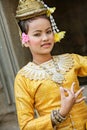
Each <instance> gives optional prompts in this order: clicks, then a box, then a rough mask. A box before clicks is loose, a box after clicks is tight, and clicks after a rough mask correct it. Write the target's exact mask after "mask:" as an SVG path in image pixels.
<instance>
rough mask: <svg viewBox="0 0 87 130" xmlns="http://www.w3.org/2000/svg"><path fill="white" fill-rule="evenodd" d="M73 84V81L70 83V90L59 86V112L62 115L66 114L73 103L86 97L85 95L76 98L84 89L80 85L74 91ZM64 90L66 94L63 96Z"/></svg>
mask: <svg viewBox="0 0 87 130" xmlns="http://www.w3.org/2000/svg"><path fill="white" fill-rule="evenodd" d="M74 86H75V83H72V85H71V89H70V90H68V89H65V88H62V87H60V92H61V109H60V111H59V113H60V114H61V115H62V116H66V115H67V114H68V113H69V112H70V110H71V109H72V107H73V105H74V104H75V103H80V102H81V101H83V100H84V99H85V98H86V97H82V98H80V99H78V96H79V95H80V93H81V92H82V91H83V90H84V87H82V88H81V89H79V90H78V91H77V92H76V93H75V92H74ZM65 92H66V93H67V94H68V96H65Z"/></svg>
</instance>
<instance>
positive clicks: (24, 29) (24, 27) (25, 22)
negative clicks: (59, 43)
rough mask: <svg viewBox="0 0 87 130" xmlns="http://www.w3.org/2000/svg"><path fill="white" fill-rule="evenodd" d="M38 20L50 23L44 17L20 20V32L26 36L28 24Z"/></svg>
mask: <svg viewBox="0 0 87 130" xmlns="http://www.w3.org/2000/svg"><path fill="white" fill-rule="evenodd" d="M38 18H45V19H47V20H49V22H50V18H49V17H47V16H46V15H41V16H37V17H34V18H30V19H27V20H20V21H19V22H18V25H19V27H20V29H21V31H22V32H24V33H26V34H27V33H28V30H29V23H30V22H32V21H33V20H35V19H38Z"/></svg>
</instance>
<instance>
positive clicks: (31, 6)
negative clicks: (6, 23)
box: [16, 0, 65, 42]
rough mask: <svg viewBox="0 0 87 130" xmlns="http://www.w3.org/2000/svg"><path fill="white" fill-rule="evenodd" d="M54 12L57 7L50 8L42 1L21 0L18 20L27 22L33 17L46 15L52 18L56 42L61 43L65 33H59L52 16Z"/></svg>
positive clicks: (18, 8) (17, 14) (17, 15)
mask: <svg viewBox="0 0 87 130" xmlns="http://www.w3.org/2000/svg"><path fill="white" fill-rule="evenodd" d="M54 10H55V7H54V8H49V7H48V6H47V5H46V4H45V3H44V2H43V1H42V0H19V4H18V7H17V10H16V18H17V19H18V20H26V19H29V18H32V17H36V16H39V15H43V14H46V15H47V16H48V17H50V21H51V24H52V28H53V32H54V36H55V42H59V41H60V40H61V39H62V38H63V37H64V34H65V32H64V31H62V32H59V29H58V28H57V26H56V23H55V21H54V18H53V16H52V15H51V14H52V13H53V12H54Z"/></svg>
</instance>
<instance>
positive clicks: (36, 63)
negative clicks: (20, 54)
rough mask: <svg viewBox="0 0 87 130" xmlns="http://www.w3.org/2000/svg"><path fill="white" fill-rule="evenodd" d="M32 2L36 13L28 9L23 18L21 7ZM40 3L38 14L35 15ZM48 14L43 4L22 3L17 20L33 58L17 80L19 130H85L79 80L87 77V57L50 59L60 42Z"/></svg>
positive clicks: (86, 118)
mask: <svg viewBox="0 0 87 130" xmlns="http://www.w3.org/2000/svg"><path fill="white" fill-rule="evenodd" d="M32 1H33V2H35V3H33V4H32V6H33V5H34V6H33V7H35V8H34V11H33V12H32V13H31V11H30V12H29V7H30V6H25V7H26V8H27V9H28V10H27V11H26V13H25V12H23V15H22V14H21V12H22V11H21V8H20V7H23V11H24V5H29V4H31V3H32ZM37 3H39V5H40V6H39V8H38V10H39V11H36V12H35V9H36V7H37V6H36V4H37ZM33 7H32V8H33ZM41 9H42V10H41ZM25 10H26V9H25ZM43 10H44V11H43ZM47 11H49V8H48V7H47V6H46V5H45V4H44V3H43V2H40V1H39V2H38V1H34V0H30V1H29V0H20V1H19V7H18V9H17V15H16V17H17V18H18V20H19V22H18V23H19V26H20V28H21V31H22V44H23V46H25V47H28V48H29V49H30V51H31V53H32V57H33V60H32V62H29V63H28V64H27V65H25V66H24V67H23V68H22V69H21V70H20V71H19V72H18V74H17V76H16V79H15V100H16V107H17V114H18V121H19V125H20V129H21V130H44V129H46V130H53V129H56V130H86V122H87V105H86V104H85V102H84V99H85V98H86V97H83V96H82V91H83V90H84V88H81V89H80V87H79V82H78V78H77V76H87V57H82V56H80V55H77V54H63V55H59V56H52V55H51V51H52V49H53V46H54V44H55V36H57V40H58V38H59V37H58V36H60V35H55V34H56V33H55V30H57V29H56V25H55V28H53V25H54V24H53V23H54V22H53V23H52V21H53V19H51V18H52V16H51V18H49V17H48V14H49V13H47ZM50 15H51V14H50ZM52 24H53V25H52ZM60 39H61V38H59V40H60ZM35 111H36V113H37V114H38V115H37V118H36V117H35V115H34V113H35Z"/></svg>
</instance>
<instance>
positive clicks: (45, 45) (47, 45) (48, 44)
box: [41, 43, 51, 47]
mask: <svg viewBox="0 0 87 130" xmlns="http://www.w3.org/2000/svg"><path fill="white" fill-rule="evenodd" d="M50 45H51V43H44V44H42V45H41V47H49V46H50Z"/></svg>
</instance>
